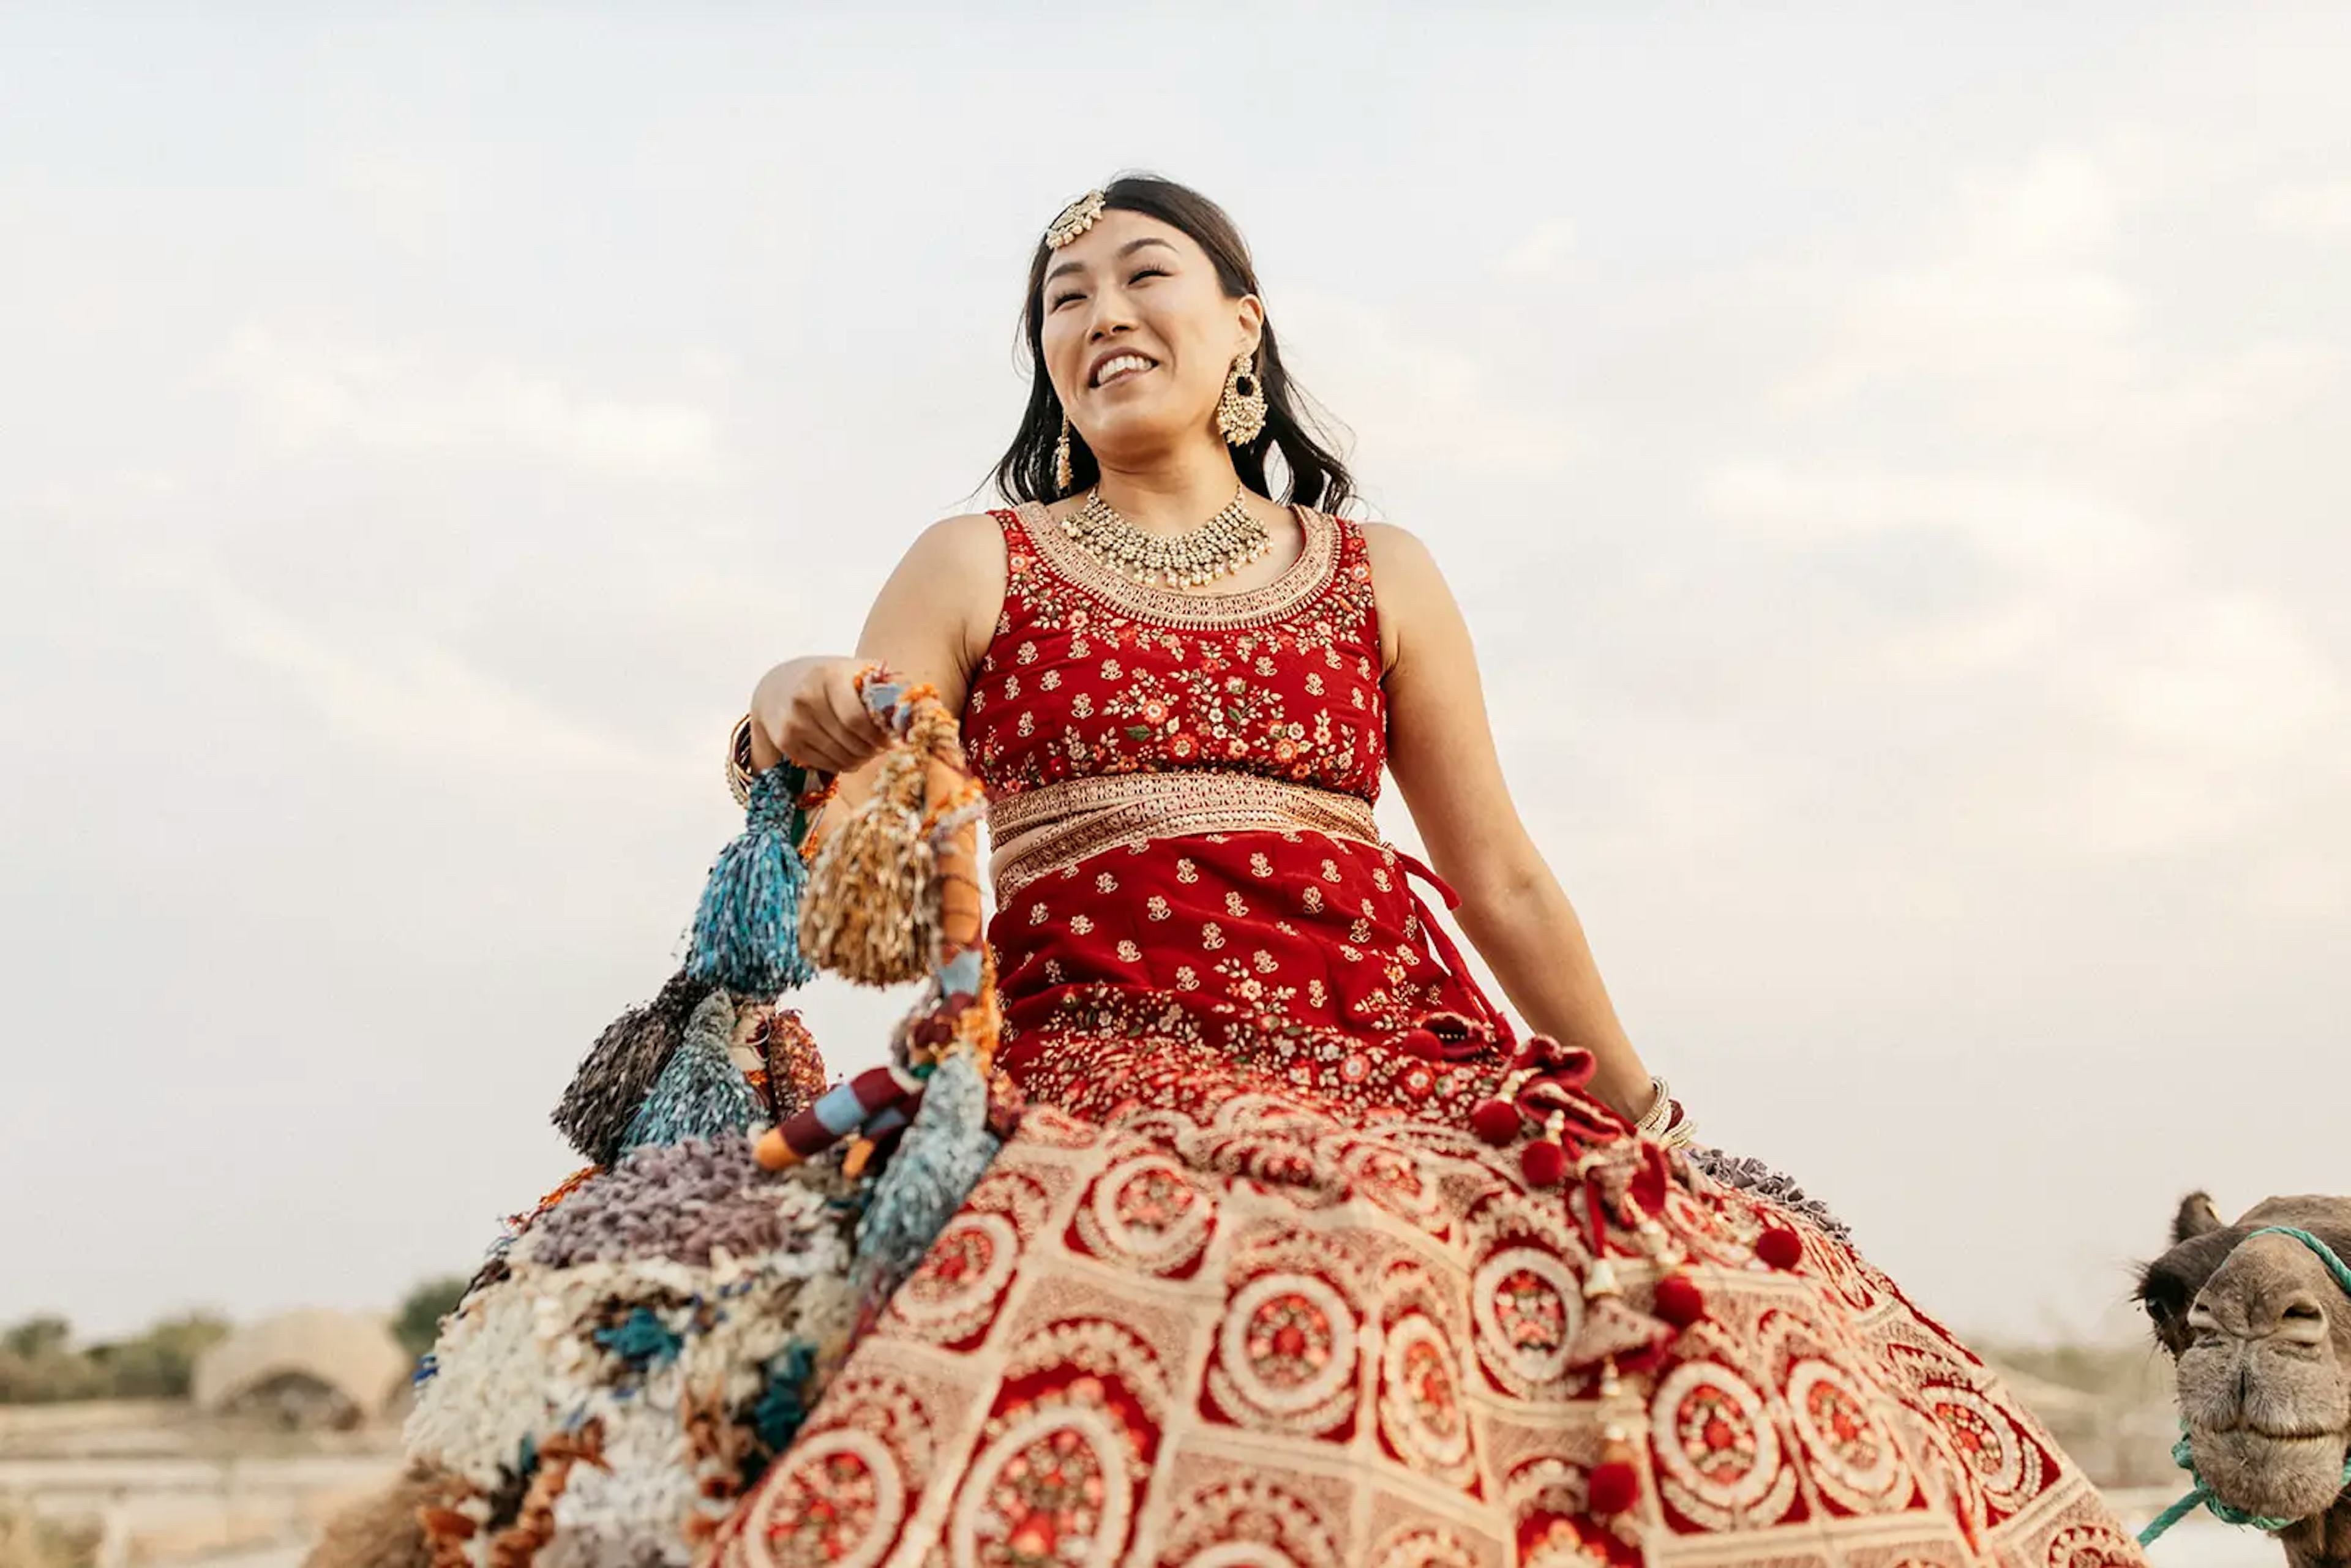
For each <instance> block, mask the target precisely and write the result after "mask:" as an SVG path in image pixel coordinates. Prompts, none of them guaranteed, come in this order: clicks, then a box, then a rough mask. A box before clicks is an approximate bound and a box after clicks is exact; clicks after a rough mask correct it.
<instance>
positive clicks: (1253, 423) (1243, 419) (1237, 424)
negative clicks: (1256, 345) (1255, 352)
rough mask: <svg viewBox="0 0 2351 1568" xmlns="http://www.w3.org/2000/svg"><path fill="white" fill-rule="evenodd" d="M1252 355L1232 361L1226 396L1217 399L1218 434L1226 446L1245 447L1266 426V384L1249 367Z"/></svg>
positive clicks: (1244, 355) (1242, 356) (1226, 380)
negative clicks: (1223, 439)
mask: <svg viewBox="0 0 2351 1568" xmlns="http://www.w3.org/2000/svg"><path fill="white" fill-rule="evenodd" d="M1253 359H1254V356H1252V355H1249V354H1243V355H1241V356H1240V357H1239V358H1238V359H1236V360H1234V361H1233V368H1232V369H1231V370H1230V371H1228V372H1227V373H1226V376H1225V395H1224V396H1222V397H1220V398H1218V399H1217V434H1220V435H1222V436H1223V437H1224V438H1225V444H1227V445H1228V446H1247V445H1248V444H1249V443H1250V442H1252V441H1255V440H1256V439H1257V438H1258V436H1259V434H1261V433H1262V432H1263V431H1264V429H1265V383H1264V382H1261V381H1259V379H1258V375H1257V371H1255V370H1254V369H1253V368H1251V367H1252V361H1253Z"/></svg>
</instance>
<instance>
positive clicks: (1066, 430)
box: [1053, 409, 1078, 496]
mask: <svg viewBox="0 0 2351 1568" xmlns="http://www.w3.org/2000/svg"><path fill="white" fill-rule="evenodd" d="M1053 485H1054V487H1055V489H1057V490H1058V491H1059V492H1060V493H1061V495H1064V496H1066V495H1068V494H1069V493H1070V492H1071V490H1074V489H1076V488H1077V487H1078V481H1077V476H1076V475H1074V474H1072V473H1071V471H1070V411H1069V410H1067V409H1063V410H1062V411H1061V440H1059V441H1056V442H1055V443H1053Z"/></svg>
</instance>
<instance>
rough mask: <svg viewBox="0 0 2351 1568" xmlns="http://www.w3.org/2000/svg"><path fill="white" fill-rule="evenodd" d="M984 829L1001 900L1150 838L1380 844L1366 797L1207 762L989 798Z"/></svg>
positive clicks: (1104, 776) (1106, 775)
mask: <svg viewBox="0 0 2351 1568" xmlns="http://www.w3.org/2000/svg"><path fill="white" fill-rule="evenodd" d="M987 829H988V833H989V835H990V837H991V838H992V839H993V840H994V841H995V846H996V848H995V853H994V854H993V855H992V856H990V858H989V861H988V871H989V873H990V875H991V876H992V878H993V879H994V881H995V883H996V900H997V902H998V904H1002V903H1003V902H1004V901H1005V900H1006V899H1008V898H1009V897H1010V896H1011V895H1012V894H1014V893H1015V892H1016V891H1018V890H1019V888H1020V887H1021V886H1022V885H1024V884H1025V883H1031V882H1034V881H1035V880H1036V879H1037V878H1039V877H1040V876H1043V875H1045V874H1046V873H1048V872H1054V871H1059V870H1061V868H1062V867H1063V866H1066V865H1073V864H1075V863H1076V862H1079V861H1081V860H1084V859H1085V858H1086V857H1087V856H1089V855H1098V854H1100V853H1102V852H1103V851H1104V850H1115V849H1124V848H1126V847H1127V846H1128V845H1130V844H1139V843H1144V842H1147V841H1150V840H1152V839H1169V838H1180V837H1183V836H1185V835H1186V834H1190V833H1237V832H1247V831H1253V830H1269V831H1276V832H1289V831H1298V830H1301V829H1303V830H1306V831H1311V832H1318V833H1327V834H1329V835H1330V836H1331V837H1332V838H1338V839H1356V840H1360V841H1363V842H1364V843H1367V844H1374V845H1376V844H1377V843H1378V842H1379V841H1380V830H1379V824H1378V823H1377V822H1376V821H1374V818H1373V816H1372V803H1371V802H1370V801H1368V800H1364V798H1363V797H1362V796H1360V795H1350V794H1347V793H1345V792H1344V791H1343V790H1338V789H1317V788H1316V787H1315V786H1313V785H1311V784H1291V783H1288V782H1286V781H1284V780H1282V779H1267V778H1264V777H1262V776H1260V775H1259V774H1255V773H1238V772H1228V771H1225V770H1224V769H1221V768H1187V769H1182V770H1179V771H1176V772H1172V773H1102V774H1095V775H1092V776H1090V777H1088V778H1084V779H1064V780H1063V781H1061V783H1058V784H1041V785H1038V786H1037V787H1035V788H1033V789H1023V790H1020V791H1019V793H1017V794H1012V795H1007V796H1005V797H1004V798H1003V799H1001V800H991V801H989V802H988V807H987Z"/></svg>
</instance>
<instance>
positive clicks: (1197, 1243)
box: [1077, 1155, 1216, 1273]
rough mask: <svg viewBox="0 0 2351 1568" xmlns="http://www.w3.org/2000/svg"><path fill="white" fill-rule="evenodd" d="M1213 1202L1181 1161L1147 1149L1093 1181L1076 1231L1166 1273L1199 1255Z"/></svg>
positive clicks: (1101, 1248)
mask: <svg viewBox="0 0 2351 1568" xmlns="http://www.w3.org/2000/svg"><path fill="white" fill-rule="evenodd" d="M1215 1207H1216V1206H1215V1204H1214V1203H1213V1201H1212V1200H1211V1199H1210V1198H1209V1197H1208V1195H1207V1193H1206V1192H1205V1191H1203V1190H1202V1189H1201V1188H1200V1187H1199V1186H1197V1185H1196V1183H1195V1182H1194V1181H1193V1180H1192V1178H1191V1177H1190V1176H1188V1175H1187V1174H1186V1172H1185V1170H1184V1167H1183V1166H1179V1165H1177V1164H1176V1163H1175V1161H1174V1160H1172V1159H1169V1158H1167V1157H1166V1156H1165V1155H1147V1156H1145V1157H1144V1158H1142V1159H1138V1160H1130V1161H1127V1162H1125V1163H1124V1164H1122V1165H1119V1166H1113V1167H1112V1168H1111V1169H1110V1170H1109V1171H1107V1172H1105V1173H1104V1174H1103V1176H1102V1178H1101V1179H1100V1180H1098V1181H1097V1182H1095V1183H1094V1186H1093V1190H1092V1193H1091V1194H1090V1195H1089V1197H1088V1201H1087V1202H1086V1203H1085V1204H1084V1206H1083V1207H1081V1208H1080V1209H1079V1210H1078V1217H1077V1218H1078V1234H1079V1236H1080V1238H1081V1239H1083V1240H1084V1242H1085V1243H1086V1245H1087V1246H1089V1247H1091V1248H1092V1249H1094V1250H1095V1251H1097V1252H1100V1253H1102V1254H1103V1255H1104V1256H1106V1257H1110V1258H1115V1259H1120V1260H1124V1261H1126V1262H1129V1263H1132V1264H1133V1265H1134V1266H1135V1267H1136V1268H1138V1269H1143V1270H1148V1271H1150V1272H1153V1273H1164V1272H1165V1271H1167V1270H1173V1269H1180V1268H1182V1267H1183V1266H1184V1265H1185V1264H1186V1263H1189V1262H1190V1261H1191V1260H1193V1259H1195V1258H1196V1257H1198V1256H1199V1255H1200V1249H1201V1248H1203V1247H1204V1246H1206V1245H1207V1240H1208V1222H1209V1219H1210V1217H1211V1216H1212V1215H1213V1214H1214V1212H1215Z"/></svg>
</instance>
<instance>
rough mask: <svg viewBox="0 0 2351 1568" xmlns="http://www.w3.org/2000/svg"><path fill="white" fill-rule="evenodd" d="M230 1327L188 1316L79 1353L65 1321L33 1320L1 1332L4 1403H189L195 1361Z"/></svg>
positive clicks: (204, 1316) (208, 1317)
mask: <svg viewBox="0 0 2351 1568" xmlns="http://www.w3.org/2000/svg"><path fill="white" fill-rule="evenodd" d="M228 1329H229V1325H228V1320H227V1319H225V1318H222V1317H219V1316H217V1315H215V1314H214V1313H210V1312H188V1313H184V1314H183V1315H181V1316H179V1317H175V1318H166V1319H164V1320H163V1321H162V1322H159V1323H156V1324H154V1325H153V1326H152V1327H151V1328H149V1329H148V1330H147V1331H146V1332H145V1333H140V1334H137V1335H134V1336H132V1337H131V1338H129V1339H121V1340H113V1341H110V1342H108V1343H102V1344H94V1345H91V1346H89V1347H88V1348H87V1349H82V1350H77V1349H75V1348H74V1344H73V1325H72V1324H71V1323H69V1322H67V1321H66V1320H65V1319H63V1318H60V1317H56V1316H47V1315H45V1316H42V1317H37V1318H27V1319H26V1320H25V1321H24V1322H20V1323H17V1324H16V1325H14V1326H13V1327H10V1328H7V1329H5V1330H0V1405H54V1404H57V1403H59V1402H61V1401H64V1400H68V1399H180V1398H184V1397H186V1396H187V1392H188V1383H189V1380H190V1378H191V1377H192V1376H193V1375H194V1372H195V1365H196V1357H198V1356H200V1355H202V1354H204V1352H205V1351H206V1350H207V1349H209V1348H210V1347H211V1346H213V1345H214V1344H216V1343H219V1342H220V1341H221V1340H222V1339H223V1338H225V1336H226V1335H227V1333H228ZM5 1561H6V1560H5V1558H0V1562H5Z"/></svg>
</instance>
